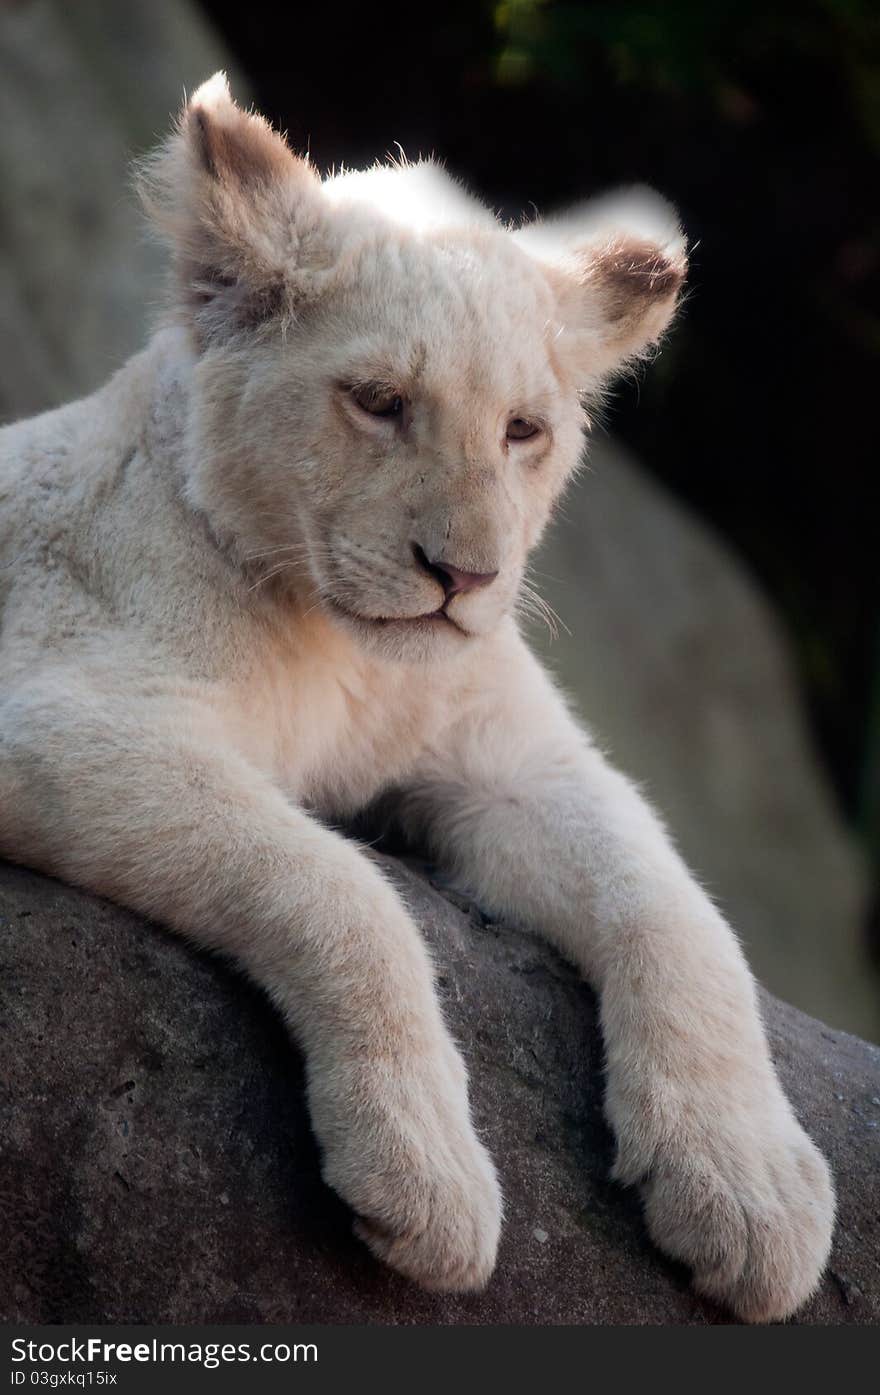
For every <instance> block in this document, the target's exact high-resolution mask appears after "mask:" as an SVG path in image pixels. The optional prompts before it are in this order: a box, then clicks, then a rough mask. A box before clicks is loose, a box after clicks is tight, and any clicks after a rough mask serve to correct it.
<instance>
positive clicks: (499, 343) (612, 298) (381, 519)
mask: <svg viewBox="0 0 880 1395" xmlns="http://www.w3.org/2000/svg"><path fill="white" fill-rule="evenodd" d="M146 187H147V199H148V202H149V205H150V207H151V211H152V212H153V214H154V217H155V218H156V220H157V222H158V223H159V225H160V227H161V228H162V229H163V230H164V231H165V233H166V235H167V237H168V239H169V241H170V242H171V245H172V249H173V252H174V255H175V263H176V267H177V271H178V278H179V281H178V297H179V298H178V308H179V310H180V312H181V313H182V314H183V315H185V316H186V317H187V321H188V323H189V324H190V325H191V328H192V332H193V340H194V343H195V346H196V350H197V353H198V360H197V366H196V372H195V390H194V393H193V398H192V409H191V423H190V447H191V450H190V460H189V484H188V487H189V493H190V496H191V498H192V500H193V502H194V503H195V504H196V505H197V506H198V507H199V508H201V509H202V510H203V511H204V512H205V513H206V514H207V515H208V516H209V517H210V518H211V520H212V522H213V524H214V526H215V527H216V528H217V530H218V531H220V532H221V533H223V534H224V535H225V536H227V537H228V538H229V539H231V540H232V541H233V542H234V544H235V546H236V548H237V549H238V551H239V553H240V555H241V557H242V559H243V561H244V562H245V563H246V564H247V565H249V566H252V567H254V568H255V569H256V570H257V571H258V572H259V571H260V570H261V569H262V570H263V571H266V572H269V571H271V572H273V573H275V575H276V576H277V578H278V582H279V584H283V585H284V586H287V587H289V588H290V589H292V590H293V591H294V592H297V593H299V594H300V596H301V598H302V599H303V600H304V601H306V600H307V601H309V603H310V604H314V605H318V606H321V607H323V608H324V610H325V611H326V612H327V614H328V615H330V616H331V617H332V619H333V620H334V621H335V622H336V623H338V624H339V625H341V626H343V627H345V628H346V629H347V630H349V631H350V632H351V633H353V634H354V635H355V636H356V637H357V639H358V641H359V642H360V643H362V644H364V645H365V646H368V647H369V648H371V649H372V650H375V651H378V652H380V653H382V654H384V655H386V656H387V657H389V658H392V659H401V658H403V659H425V658H430V657H434V656H440V655H448V654H449V653H451V652H455V651H456V650H460V649H461V647H462V646H464V645H467V644H468V643H471V642H472V641H473V640H474V639H475V638H476V637H479V636H481V635H485V634H487V633H488V632H490V631H491V630H492V629H493V628H494V627H495V626H496V625H497V624H498V622H499V620H500V619H501V617H502V616H503V615H505V614H506V613H507V612H509V611H510V610H511V609H512V608H513V607H514V606H515V604H516V600H517V595H518V591H519V587H520V583H521V580H522V575H523V570H524V567H525V564H526V559H527V556H528V553H529V550H530V549H531V548H532V547H533V546H534V545H535V543H536V542H537V540H538V538H539V537H540V535H541V532H542V531H543V528H544V525H545V523H546V521H547V518H548V516H549V513H550V510H551V508H552V505H553V503H554V500H555V499H556V498H557V497H558V495H559V493H560V491H561V490H562V488H563V486H564V484H565V481H566V479H567V478H568V477H569V475H570V474H571V472H572V470H573V469H574V467H575V466H576V464H577V461H578V458H579V454H580V449H581V432H582V429H583V425H584V421H585V417H584V405H585V403H587V402H588V401H589V398H590V396H591V395H593V394H595V393H597V392H599V391H600V390H601V388H602V385H603V383H604V382H605V380H606V379H607V378H608V376H609V375H610V374H611V373H613V372H614V370H615V369H617V368H619V367H620V366H621V364H623V363H625V362H626V361H627V360H631V359H632V358H633V357H634V356H637V355H638V354H639V353H641V352H642V351H643V350H644V349H645V347H646V346H647V345H649V344H650V343H652V342H653V341H655V340H656V339H657V337H658V336H659V335H660V334H661V333H662V331H663V329H664V328H665V326H666V324H667V322H668V320H669V318H670V316H671V314H672V312H673V310H674V306H675V302H676V298H677V295H678V292H679V289H680V286H681V283H682V279H683V275H684V269H685V259H684V243H683V239H682V237H681V234H680V232H679V231H678V228H677V225H676V223H675V219H674V216H673V215H671V213H670V210H669V209H668V208H667V206H666V205H664V204H662V203H661V201H659V200H658V199H657V198H656V196H653V195H649V194H647V193H645V192H641V193H639V192H634V193H632V194H630V195H628V196H624V198H623V199H620V200H618V201H617V203H616V204H594V205H592V206H586V207H585V208H582V209H580V210H576V211H575V212H574V213H573V214H571V215H569V216H568V217H567V218H564V219H560V220H556V221H553V222H549V223H539V224H534V225H532V226H529V227H526V228H523V229H521V230H520V231H518V232H515V233H511V232H509V231H508V230H506V229H505V228H504V227H503V226H501V225H500V224H499V223H498V222H497V221H496V219H495V218H494V216H493V215H492V214H491V213H489V212H488V211H487V210H486V209H484V208H482V207H481V206H480V205H479V204H477V203H476V202H475V201H473V200H472V199H471V198H469V197H468V196H467V195H466V194H465V193H464V191H463V190H462V189H461V188H460V187H459V186H458V185H456V184H455V183H454V182H453V181H452V180H450V179H449V178H448V176H446V175H445V174H444V173H443V172H442V171H441V170H439V169H437V168H436V167H435V166H433V165H426V164H418V165H403V166H387V167H378V168H376V169H374V170H371V171H368V172H366V173H364V174H346V175H342V176H339V177H337V178H335V179H332V180H329V181H325V182H324V183H323V184H322V183H320V182H319V180H318V179H317V177H316V175H315V174H314V172H313V171H312V169H311V167H310V166H308V165H307V164H306V163H305V162H304V161H302V160H299V159H297V158H296V157H295V156H293V154H292V153H291V152H290V150H289V149H288V147H287V146H286V145H285V144H284V142H283V141H282V140H281V138H280V137H279V136H277V135H275V134H274V133H273V132H272V131H271V130H270V129H269V128H268V126H266V125H265V123H264V122H263V121H262V120H261V119H260V118H259V117H255V116H249V115H246V114H245V113H243V112H241V111H240V110H239V109H238V108H237V107H236V106H235V105H234V104H233V103H232V101H231V99H230V97H229V94H228V90H227V89H226V85H225V82H224V81H223V80H222V79H212V80H211V82H210V83H207V84H205V86H204V87H203V88H201V89H200V90H199V91H198V92H197V93H196V94H195V96H194V97H193V99H192V101H191V102H190V104H189V106H188V108H187V109H186V111H185V112H184V114H183V117H182V118H181V122H180V126H179V129H178V132H177V134H176V135H175V136H174V137H173V138H172V140H171V142H169V144H168V145H167V146H166V147H165V149H164V151H163V152H161V153H160V155H159V156H158V157H157V159H156V161H155V162H154V165H153V170H152V175H151V176H150V177H149V178H148V182H147V185H146Z"/></svg>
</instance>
